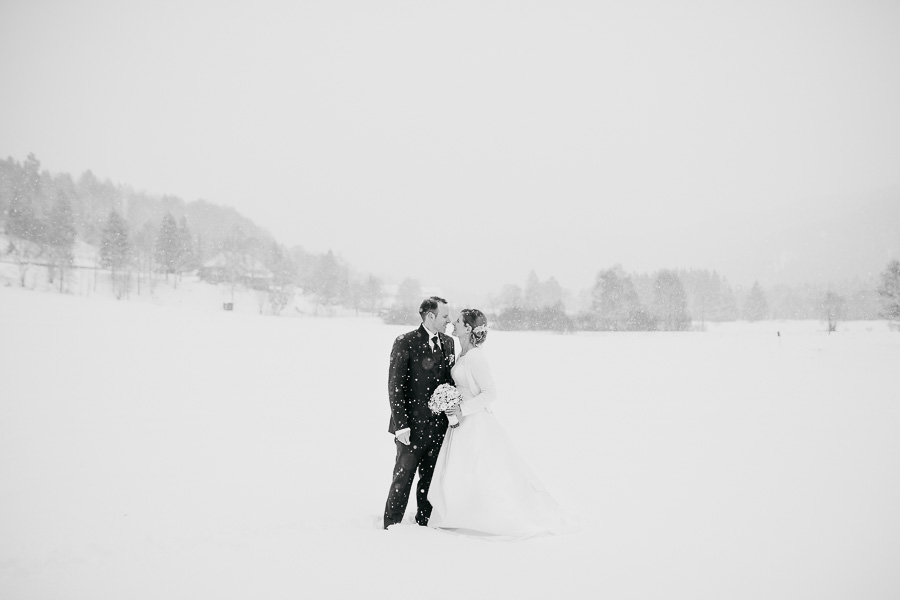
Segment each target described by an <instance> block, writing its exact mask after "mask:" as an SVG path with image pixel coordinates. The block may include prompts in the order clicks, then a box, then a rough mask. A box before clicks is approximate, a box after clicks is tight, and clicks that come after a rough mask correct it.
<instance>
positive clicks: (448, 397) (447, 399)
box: [428, 383, 462, 428]
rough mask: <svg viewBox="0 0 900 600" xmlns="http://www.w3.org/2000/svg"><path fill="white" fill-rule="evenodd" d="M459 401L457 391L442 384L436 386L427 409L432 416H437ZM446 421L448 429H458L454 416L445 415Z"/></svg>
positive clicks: (457, 422) (457, 421)
mask: <svg viewBox="0 0 900 600" xmlns="http://www.w3.org/2000/svg"><path fill="white" fill-rule="evenodd" d="M461 401H462V395H461V394H460V393H459V390H457V389H456V388H455V387H453V386H452V385H450V384H449V383H442V384H441V385H439V386H437V389H436V390H434V393H433V394H431V400H429V401H428V408H430V409H431V412H433V413H434V414H438V413H442V412H445V411H448V410H450V409H451V408H453V407H454V406H456V405H458V404H459V403H460V402H461ZM447 420H448V421H450V427H454V428H455V427H459V419H457V418H456V417H455V416H454V415H447Z"/></svg>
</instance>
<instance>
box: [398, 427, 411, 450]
mask: <svg viewBox="0 0 900 600" xmlns="http://www.w3.org/2000/svg"><path fill="white" fill-rule="evenodd" d="M409 431H410V430H409V427H407V428H406V429H401V430H400V431H398V432H397V440H398V441H399V442H400V443H401V444H403V445H404V446H409Z"/></svg>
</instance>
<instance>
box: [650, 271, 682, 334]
mask: <svg viewBox="0 0 900 600" xmlns="http://www.w3.org/2000/svg"><path fill="white" fill-rule="evenodd" d="M652 312H653V315H654V316H655V317H656V318H657V319H658V322H659V326H660V328H661V329H663V330H665V331H683V330H685V329H687V328H688V327H689V326H690V324H691V318H690V317H689V316H688V313H687V294H686V293H685V291H684V286H683V285H682V283H681V280H680V279H679V278H678V275H676V274H675V273H674V272H673V271H668V270H662V271H660V272H659V273H658V274H657V276H656V280H655V281H654V286H653V305H652Z"/></svg>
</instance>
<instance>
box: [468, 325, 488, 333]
mask: <svg viewBox="0 0 900 600" xmlns="http://www.w3.org/2000/svg"><path fill="white" fill-rule="evenodd" d="M487 329H488V328H487V325H479V326H478V327H475V328H474V329H472V332H473V333H487Z"/></svg>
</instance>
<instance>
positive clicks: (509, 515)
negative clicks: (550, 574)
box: [428, 308, 564, 538]
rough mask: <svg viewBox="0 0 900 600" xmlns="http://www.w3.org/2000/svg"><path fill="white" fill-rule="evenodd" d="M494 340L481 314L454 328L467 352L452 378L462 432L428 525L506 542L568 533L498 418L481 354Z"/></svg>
mask: <svg viewBox="0 0 900 600" xmlns="http://www.w3.org/2000/svg"><path fill="white" fill-rule="evenodd" d="M487 333H488V332H487V320H486V319H485V316H484V314H483V313H482V312H481V311H480V310H477V309H471V308H465V309H463V310H461V311H460V314H459V317H458V318H457V319H456V322H455V323H454V324H453V335H454V336H456V337H458V338H459V340H460V350H461V351H460V355H459V359H458V360H457V361H456V364H455V365H454V366H453V370H452V376H453V381H454V382H455V384H456V387H457V389H458V390H459V392H460V394H461V395H462V397H463V401H462V402H461V403H460V405H459V406H457V407H455V408H454V409H453V410H452V411H448V413H447V414H448V415H450V414H453V415H456V417H457V418H458V419H459V420H460V425H459V426H458V427H456V428H451V429H448V430H447V435H446V437H445V438H444V443H443V445H442V446H441V451H440V454H439V455H438V460H437V466H436V467H435V470H434V477H433V478H432V480H431V488H430V489H429V491H428V501H429V502H431V504H432V506H433V507H434V509H433V511H432V513H431V519H430V520H429V522H428V525H429V527H436V528H440V529H448V530H454V531H457V532H461V533H468V534H475V535H483V536H502V537H504V538H524V537H530V536H534V535H540V534H546V533H556V532H561V531H562V530H563V525H564V523H563V516H562V513H561V511H560V508H559V506H558V505H557V504H556V501H555V500H554V499H553V498H552V497H551V496H550V494H549V493H547V491H546V490H545V489H544V487H543V486H542V485H541V484H540V482H539V481H538V480H537V478H536V477H535V476H534V474H533V473H532V472H531V470H530V469H529V468H528V466H527V465H526V464H525V462H524V460H523V459H522V458H521V457H520V456H519V454H518V453H517V452H516V450H515V449H514V447H513V445H512V443H511V442H510V440H509V438H508V437H507V435H506V432H505V431H504V430H503V428H502V427H501V426H500V423H498V421H497V419H496V418H495V417H494V415H493V413H492V412H491V404H493V402H494V401H495V400H496V398H497V391H496V388H495V387H494V379H493V377H492V376H491V369H490V366H489V365H488V361H487V357H486V356H485V354H484V350H483V349H482V348H481V345H482V344H483V343H484V341H485V339H486V338H487Z"/></svg>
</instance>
